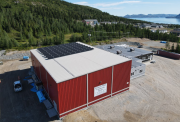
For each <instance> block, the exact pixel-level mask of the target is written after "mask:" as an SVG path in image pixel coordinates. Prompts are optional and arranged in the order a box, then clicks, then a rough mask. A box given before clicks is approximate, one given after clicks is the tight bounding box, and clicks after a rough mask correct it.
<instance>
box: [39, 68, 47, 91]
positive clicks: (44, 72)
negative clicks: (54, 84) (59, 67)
mask: <svg viewBox="0 0 180 122" xmlns="http://www.w3.org/2000/svg"><path fill="white" fill-rule="evenodd" d="M40 70H41V81H42V83H43V86H44V88H45V90H46V92H47V93H48V82H47V78H46V70H45V68H44V67H43V66H42V65H41V66H40Z"/></svg>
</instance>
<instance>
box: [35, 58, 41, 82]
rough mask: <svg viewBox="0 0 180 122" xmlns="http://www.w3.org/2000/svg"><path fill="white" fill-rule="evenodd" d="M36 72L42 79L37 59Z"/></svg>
mask: <svg viewBox="0 0 180 122" xmlns="http://www.w3.org/2000/svg"><path fill="white" fill-rule="evenodd" d="M36 71H37V72H36V74H37V76H38V78H39V79H40V78H41V73H40V72H41V71H40V63H39V61H38V60H37V59H36Z"/></svg>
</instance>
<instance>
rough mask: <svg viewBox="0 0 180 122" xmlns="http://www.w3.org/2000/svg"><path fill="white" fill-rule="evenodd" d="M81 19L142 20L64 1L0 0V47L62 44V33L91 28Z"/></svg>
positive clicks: (87, 30)
mask: <svg viewBox="0 0 180 122" xmlns="http://www.w3.org/2000/svg"><path fill="white" fill-rule="evenodd" d="M83 19H97V20H98V21H117V22H119V21H120V22H123V23H126V24H127V23H144V22H143V21H140V20H132V19H127V18H123V17H118V16H113V15H110V14H108V13H106V12H102V11H101V10H98V9H96V8H92V7H88V6H82V5H77V4H72V3H69V2H66V1H64V0H0V50H1V49H8V48H10V49H11V48H12V47H15V48H16V49H17V48H21V47H22V48H24V47H31V46H37V45H38V46H39V45H40V44H41V45H43V46H46V45H52V44H61V43H64V42H63V41H64V34H69V33H85V32H86V33H89V30H91V29H93V28H91V27H89V26H86V25H85V24H84V23H82V20H83Z"/></svg>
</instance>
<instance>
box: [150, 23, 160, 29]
mask: <svg viewBox="0 0 180 122" xmlns="http://www.w3.org/2000/svg"><path fill="white" fill-rule="evenodd" d="M151 27H152V28H159V25H156V24H152V25H151Z"/></svg>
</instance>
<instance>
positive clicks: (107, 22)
mask: <svg viewBox="0 0 180 122" xmlns="http://www.w3.org/2000/svg"><path fill="white" fill-rule="evenodd" d="M100 24H105V25H106V24H111V22H100Z"/></svg>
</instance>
